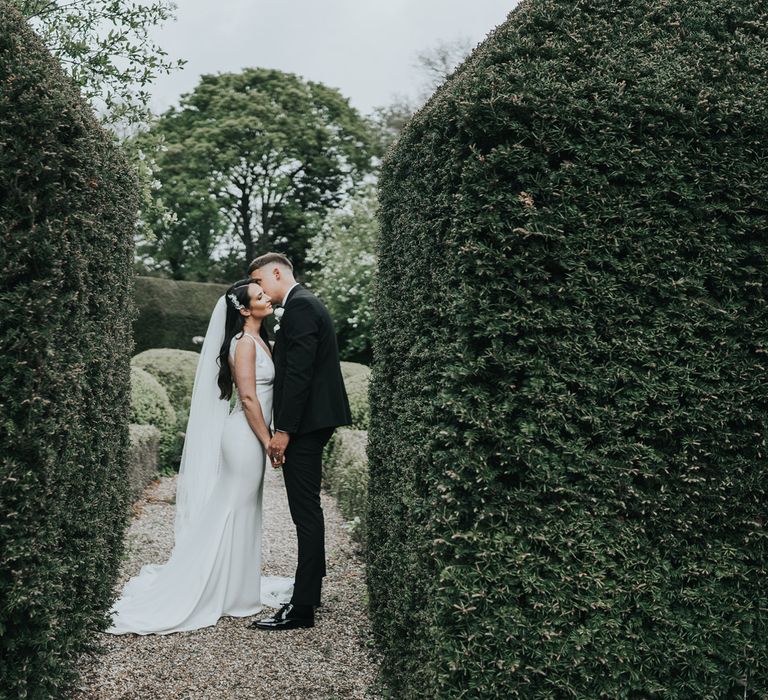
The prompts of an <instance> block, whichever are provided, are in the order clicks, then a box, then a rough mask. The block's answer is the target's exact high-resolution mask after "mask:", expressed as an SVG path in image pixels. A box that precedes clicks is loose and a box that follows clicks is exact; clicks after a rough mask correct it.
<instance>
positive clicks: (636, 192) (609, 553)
mask: <svg viewBox="0 0 768 700" xmlns="http://www.w3.org/2000/svg"><path fill="white" fill-rule="evenodd" d="M766 75H768V7H766V5H765V3H763V2H757V1H756V0H741V1H740V2H738V3H737V2H735V1H733V0H727V1H726V2H723V1H722V0H717V2H715V1H714V0H699V1H698V2H675V3H671V2H657V1H655V0H654V1H650V0H638V1H637V2H632V3H620V4H619V5H617V4H616V3H613V2H607V0H571V1H564V0H559V1H555V0H527V1H526V0H524V2H522V3H521V5H520V6H519V7H518V8H517V9H516V10H515V11H513V12H512V13H511V15H510V17H509V19H508V20H507V22H506V23H505V24H503V25H502V26H501V27H499V28H498V29H497V30H496V31H495V33H494V34H492V35H491V36H490V37H489V39H488V40H487V41H486V42H485V43H484V44H483V45H481V46H480V47H479V48H478V49H477V50H476V51H475V52H474V53H473V54H472V56H471V57H470V58H469V59H468V60H467V61H466V62H465V63H464V64H463V65H462V66H461V67H460V68H459V69H458V70H457V72H456V73H455V74H454V75H453V76H452V78H451V79H450V80H449V81H448V82H447V83H446V84H445V85H444V86H443V87H442V88H441V89H440V90H439V91H438V92H437V93H436V94H435V95H434V96H433V98H432V99H431V100H430V102H429V103H428V104H427V105H425V107H424V108H423V109H422V110H421V111H420V112H419V113H418V114H416V115H415V116H414V118H413V119H412V120H411V121H410V122H409V124H408V125H407V126H406V128H405V129H404V131H403V133H402V135H401V136H400V139H399V141H398V144H397V146H396V147H395V148H394V149H393V150H392V151H390V154H389V157H388V159H387V162H386V163H385V165H384V171H383V175H382V180H381V195H380V199H381V211H382V230H381V236H380V258H379V283H378V287H377V301H376V306H375V309H374V311H375V315H376V322H375V336H374V368H373V379H372V386H371V407H372V417H371V432H370V445H369V450H368V454H369V458H370V479H371V481H370V490H369V501H370V513H369V524H368V530H369V536H368V543H367V550H366V551H367V556H368V582H369V590H370V599H371V613H372V619H373V624H374V630H375V634H376V637H377V639H378V640H379V642H380V644H381V648H382V650H383V652H384V654H385V664H384V670H385V673H386V676H387V678H388V680H389V682H390V683H391V685H392V689H393V696H394V697H398V698H415V697H430V698H441V700H442V699H445V698H459V697H461V698H526V699H530V700H532V699H536V698H566V697H573V698H589V699H593V698H637V699H641V698H642V699H650V698H659V699H661V698H664V700H690V699H691V698H712V699H713V700H714V699H715V698H718V699H719V698H737V697H738V698H751V699H753V700H756V699H757V698H764V697H766V696H768V625H767V624H766V622H767V621H768V613H767V612H766V605H765V600H766V599H765V593H764V590H765V581H766V574H767V573H768V571H766V560H767V555H768V537H767V536H766V530H765V524H766V522H767V521H768V518H767V517H766V516H768V512H766V511H767V510H768V505H767V504H768V463H767V461H766V442H765V436H766V428H767V427H768V426H767V425H766V422H767V421H768V383H766V382H765V373H766V362H765V357H766V355H765V352H766V344H767V342H768V309H767V306H766V291H765V290H766V286H765V285H766V282H768V279H767V276H768V273H767V272H766V271H767V270H768V261H766V246H765V231H766V230H767V229H768V207H767V206H766V203H765V201H766V200H765V198H766V192H768V168H766V162H768V102H767V101H766V100H765V92H766V89H768V78H766Z"/></svg>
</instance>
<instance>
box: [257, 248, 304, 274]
mask: <svg viewBox="0 0 768 700" xmlns="http://www.w3.org/2000/svg"><path fill="white" fill-rule="evenodd" d="M274 263H280V264H281V265H285V266H286V267H287V268H288V269H289V270H291V271H293V264H292V263H291V261H290V260H288V258H286V257H285V255H283V254H282V253H264V255H260V256H259V257H258V258H255V259H254V260H253V262H252V263H251V264H250V265H249V266H248V274H249V275H250V274H251V273H252V272H253V271H254V270H258V269H259V268H262V267H264V266H265V265H270V264H274Z"/></svg>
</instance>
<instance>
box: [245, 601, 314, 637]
mask: <svg viewBox="0 0 768 700" xmlns="http://www.w3.org/2000/svg"><path fill="white" fill-rule="evenodd" d="M314 625H315V612H314V610H313V609H312V606H311V605H293V603H286V604H285V605H283V607H282V608H280V610H278V611H277V612H276V613H275V614H274V615H273V616H272V617H265V618H264V619H263V620H256V622H252V623H251V624H250V625H248V627H250V628H251V629H257V630H295V629H299V628H302V627H314Z"/></svg>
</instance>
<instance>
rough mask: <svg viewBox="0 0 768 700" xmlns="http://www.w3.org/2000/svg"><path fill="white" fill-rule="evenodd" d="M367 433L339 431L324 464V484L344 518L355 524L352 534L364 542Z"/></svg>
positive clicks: (335, 434)
mask: <svg viewBox="0 0 768 700" xmlns="http://www.w3.org/2000/svg"><path fill="white" fill-rule="evenodd" d="M367 443H368V433H367V432H366V431H365V430H354V429H349V428H337V429H336V432H334V434H333V438H332V439H331V441H330V443H329V448H328V454H327V457H326V458H325V460H324V461H323V465H324V468H323V482H324V486H325V488H327V489H328V491H329V492H330V493H332V494H333V495H334V496H335V497H336V500H337V501H338V503H339V508H340V510H341V513H342V515H343V516H344V517H345V518H346V519H347V520H348V521H350V522H351V523H352V534H353V536H354V538H355V539H356V540H357V541H358V542H364V541H365V527H366V499H367V492H368V457H367V456H366V454H365V447H366V444H367Z"/></svg>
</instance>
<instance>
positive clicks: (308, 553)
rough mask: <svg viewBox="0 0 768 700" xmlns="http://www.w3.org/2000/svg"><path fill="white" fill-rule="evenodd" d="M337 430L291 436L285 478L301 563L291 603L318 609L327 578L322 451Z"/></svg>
mask: <svg viewBox="0 0 768 700" xmlns="http://www.w3.org/2000/svg"><path fill="white" fill-rule="evenodd" d="M333 431H334V428H322V429H321V430H315V431H313V432H311V433H304V434H302V435H291V439H290V442H289V443H288V447H287V448H286V450H285V463H284V464H283V478H284V479H285V490H286V492H287V494H288V506H289V508H290V510H291V519H292V520H293V524H294V525H296V536H297V538H298V541H299V562H298V565H297V567H296V582H295V583H294V586H293V597H292V598H291V603H293V604H294V605H319V604H320V589H321V587H322V584H323V576H325V521H324V520H323V509H322V508H321V506H320V479H321V472H322V460H323V448H324V447H325V445H326V444H327V442H328V441H329V440H330V439H331V436H332V435H333Z"/></svg>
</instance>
